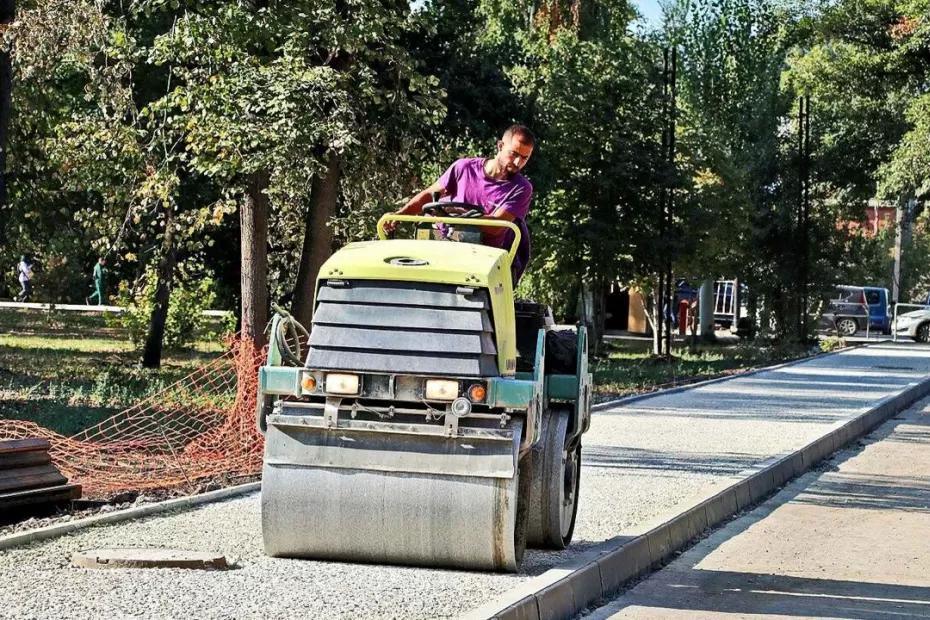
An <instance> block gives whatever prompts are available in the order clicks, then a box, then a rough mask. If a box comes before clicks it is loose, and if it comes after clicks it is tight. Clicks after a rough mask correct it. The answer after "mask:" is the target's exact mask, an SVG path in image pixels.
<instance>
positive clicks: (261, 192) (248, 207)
mask: <svg viewBox="0 0 930 620" xmlns="http://www.w3.org/2000/svg"><path fill="white" fill-rule="evenodd" d="M268 183H269V174H268V172H267V171H264V170H261V171H258V172H254V173H252V174H251V175H249V178H248V185H247V187H246V190H245V197H244V199H243V201H242V206H241V207H240V208H239V226H240V248H241V254H242V255H241V264H242V275H241V278H240V288H241V291H242V338H243V339H244V340H249V341H251V342H252V343H253V344H254V345H255V347H256V348H261V347H263V346H265V326H266V325H267V324H268V195H267V194H266V193H265V190H267V189H268Z"/></svg>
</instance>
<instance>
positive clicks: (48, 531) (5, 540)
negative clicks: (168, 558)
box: [0, 482, 262, 549]
mask: <svg viewBox="0 0 930 620" xmlns="http://www.w3.org/2000/svg"><path fill="white" fill-rule="evenodd" d="M261 488H262V483H261V482H248V483H246V484H240V485H237V486H234V487H228V488H226V489H219V490H217V491H210V492H209V493H201V494H200V495H190V496H188V497H178V498H175V499H168V500H165V501H163V502H155V503H153V504H143V505H141V506H134V507H132V508H127V509H125V510H118V511H116V512H108V513H106V514H97V515H93V516H91V517H86V518H84V519H78V520H77V521H67V522H64V523H55V524H53V525H49V526H46V527H41V528H38V529H35V530H29V531H26V532H16V533H15V534H7V535H6V536H0V549H9V548H11V547H19V546H21V545H28V544H29V543H33V542H36V541H40V540H47V539H49V538H57V537H58V536H63V535H65V534H69V533H71V532H74V531H76V530H80V529H84V528H88V527H93V526H96V525H105V524H108V523H119V522H120V521H129V520H131V519H138V518H139V517H145V516H148V515H152V514H156V513H159V512H167V511H169V510H178V509H180V510H184V509H187V508H193V507H194V506H199V505H200V504H208V503H210V502H216V501H219V500H223V499H228V498H230V497H236V496H237V495H245V494H246V493H251V492H253V491H258V490H259V489H261Z"/></svg>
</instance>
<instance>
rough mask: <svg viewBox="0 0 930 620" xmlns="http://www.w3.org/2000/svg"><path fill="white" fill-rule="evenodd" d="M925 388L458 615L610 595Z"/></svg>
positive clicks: (554, 611)
mask: <svg viewBox="0 0 930 620" xmlns="http://www.w3.org/2000/svg"><path fill="white" fill-rule="evenodd" d="M831 353H833V352H831ZM828 355H829V354H828ZM806 359H810V358H806ZM790 363H794V362H789V364H790ZM784 365H787V364H784ZM769 370H770V369H769ZM928 394H930V377H927V378H924V379H922V380H920V381H917V382H916V383H911V384H910V385H909V386H908V387H907V388H905V389H904V390H902V391H901V392H899V393H898V394H893V395H890V396H886V397H885V398H883V399H881V400H880V401H878V403H876V404H875V405H874V406H873V407H872V408H870V409H868V410H865V411H863V412H862V413H860V414H859V415H857V416H856V417H854V418H852V419H851V420H846V421H843V422H840V423H837V424H836V425H834V428H833V429H832V430H830V431H828V432H827V433H826V434H824V435H822V436H820V437H818V438H816V439H814V440H813V441H811V442H809V443H808V444H807V445H805V446H803V447H801V448H799V449H797V450H795V451H793V452H790V453H787V454H784V455H780V456H776V457H772V458H770V459H767V460H765V461H763V462H762V463H761V464H760V465H761V467H759V466H757V467H756V468H753V469H749V470H746V471H744V472H742V476H743V478H742V479H741V480H738V481H736V482H733V483H731V484H729V485H727V486H726V487H724V488H722V489H721V490H720V491H718V492H717V493H716V494H715V495H713V496H711V497H710V498H707V499H705V500H703V501H701V502H699V503H697V504H696V505H693V506H691V507H689V508H686V509H684V510H683V511H682V512H679V513H677V514H674V515H671V516H666V517H664V518H662V519H661V521H662V522H661V523H660V524H659V525H657V526H655V527H653V528H652V529H650V530H648V531H647V532H645V533H644V534H640V535H639V536H636V537H633V538H632V539H631V538H629V537H618V538H614V539H611V540H608V541H606V542H604V543H601V544H600V545H598V546H597V547H595V550H594V551H592V552H588V553H585V554H582V555H581V556H580V557H578V558H577V559H575V560H573V561H572V562H570V563H568V564H566V565H563V566H559V567H556V568H553V569H550V570H548V571H546V572H545V573H543V574H542V575H539V576H538V577H534V578H533V579H530V580H529V581H527V582H526V583H525V584H522V585H521V586H518V587H517V588H514V589H513V590H510V591H508V592H505V593H504V594H503V595H501V596H500V597H498V598H497V599H496V600H492V601H490V602H489V603H486V604H484V605H482V606H481V607H478V608H476V609H474V610H471V611H469V612H467V613H466V614H464V615H463V616H461V618H462V619H463V620H485V619H488V618H493V619H495V620H550V619H552V620H557V619H564V618H572V617H574V616H576V615H578V614H579V613H581V612H582V611H583V610H585V609H586V608H588V607H591V606H592V605H594V604H596V603H597V602H598V601H601V600H603V599H606V598H608V597H610V596H612V595H614V594H615V593H616V592H618V591H619V590H620V589H621V588H623V586H624V585H625V584H627V583H629V582H630V581H632V580H634V579H637V578H639V577H641V576H643V575H646V574H647V573H649V572H652V570H653V569H654V568H657V567H659V566H661V565H662V564H663V563H665V562H666V561H668V560H669V559H670V558H671V557H672V556H674V555H675V553H676V552H677V551H679V550H680V549H682V548H684V547H687V546H688V543H689V541H691V540H693V539H694V538H697V537H698V536H700V534H701V533H702V532H703V531H704V529H706V528H713V527H715V526H717V525H720V524H721V523H723V522H724V521H726V520H728V519H729V518H730V517H732V516H733V515H735V514H736V513H738V512H741V511H744V510H746V509H748V508H750V507H752V506H754V505H756V504H758V503H760V502H761V500H763V499H765V498H766V497H768V496H769V495H771V494H772V493H773V492H774V491H775V490H776V489H778V488H780V487H782V486H783V485H784V484H785V483H787V482H788V481H789V480H791V479H793V478H796V477H798V476H800V475H801V474H803V473H805V472H807V471H808V470H810V469H812V468H813V467H814V466H816V465H817V464H818V463H819V462H820V461H822V460H824V459H826V458H828V457H829V456H831V455H832V454H833V453H834V452H837V451H839V450H841V449H842V448H844V447H846V446H847V445H849V444H850V443H853V442H854V441H856V440H858V439H859V438H861V437H863V436H864V435H867V434H868V433H870V432H871V431H872V430H873V429H875V428H876V427H878V426H879V425H881V424H882V423H884V422H885V421H887V420H888V419H890V418H892V417H893V416H894V415H896V414H897V413H899V412H900V411H902V410H904V409H906V408H907V407H909V406H911V405H912V404H914V403H915V402H917V401H918V400H920V399H921V398H923V397H925V396H927V395H928ZM702 526H703V527H702ZM595 574H596V575H598V576H599V577H600V587H599V588H594V587H591V579H592V575H595Z"/></svg>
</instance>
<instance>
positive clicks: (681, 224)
mask: <svg viewBox="0 0 930 620" xmlns="http://www.w3.org/2000/svg"><path fill="white" fill-rule="evenodd" d="M4 6H5V5H4ZM10 6H11V7H12V4H11V5H10ZM16 8H17V14H16V18H15V20H14V21H13V23H12V25H11V27H10V28H9V29H8V30H7V31H6V33H5V35H4V40H5V44H6V49H7V50H8V53H9V57H10V58H11V67H12V83H13V85H14V87H13V90H12V93H13V95H12V100H11V101H12V105H11V108H10V110H11V115H10V124H9V148H8V149H7V151H4V153H6V152H8V153H9V155H8V160H7V165H6V169H7V175H5V177H4V179H5V180H6V182H7V188H8V200H6V201H5V202H4V204H3V205H2V207H0V215H2V218H0V239H2V240H4V242H3V243H2V245H0V264H2V265H3V266H4V267H3V269H4V272H6V271H7V270H8V267H12V265H14V264H15V262H16V258H17V256H18V254H20V253H23V252H29V253H33V254H35V255H36V257H37V259H38V262H39V266H40V267H41V270H40V271H39V272H38V277H37V282H36V284H37V292H38V296H39V297H40V298H42V299H45V300H51V301H80V300H82V299H83V297H84V296H85V295H86V292H87V284H88V281H89V272H90V269H91V267H92V265H93V263H94V261H95V260H96V257H97V256H98V255H106V256H108V257H109V258H110V266H111V268H112V275H113V280H114V281H122V282H125V283H126V286H125V287H124V290H125V291H126V293H125V295H127V296H128V297H132V295H133V294H135V293H136V292H139V291H143V290H145V291H147V293H146V294H148V295H152V294H153V293H152V292H153V291H154V297H153V299H154V300H155V301H154V303H153V307H152V311H151V317H150V326H149V335H150V338H149V340H150V341H151V344H150V346H149V347H148V351H147V354H146V359H147V360H148V362H149V363H150V364H152V365H156V364H157V358H158V355H157V353H158V348H159V343H160V341H161V339H162V338H161V336H160V334H159V331H160V330H162V327H160V325H161V326H163V325H164V321H165V317H166V316H167V311H168V306H169V305H170V304H171V303H172V302H171V299H172V290H174V289H175V288H176V287H179V286H180V287H190V286H192V284H193V283H197V282H200V281H202V280H204V279H210V280H212V281H213V282H215V286H214V288H215V293H216V304H217V305H219V306H221V307H225V308H239V312H240V314H241V315H242V317H243V327H244V329H245V330H246V332H247V333H249V334H251V335H252V337H254V339H255V340H256V341H260V340H261V338H262V336H261V334H262V331H263V328H264V323H265V320H266V317H267V307H268V302H269V301H270V300H278V301H283V302H285V305H287V306H289V307H291V308H292V309H293V311H294V312H295V313H296V314H297V315H298V317H299V318H301V320H303V321H305V322H306V321H308V320H309V315H310V311H311V307H310V306H311V295H312V282H313V280H314V278H315V277H316V271H317V270H318V269H319V266H320V264H321V263H322V261H323V260H325V259H326V257H328V256H329V254H330V253H331V252H332V251H333V249H334V248H336V247H338V246H339V245H340V244H342V243H345V242H347V241H350V240H355V239H364V238H371V236H372V235H373V233H374V223H375V222H376V220H377V217H378V216H379V215H380V214H381V213H383V212H384V211H386V210H388V209H391V208H394V207H395V205H396V203H397V202H398V201H402V200H403V199H404V198H405V197H406V196H408V195H409V194H410V193H411V192H412V191H413V190H414V189H416V188H420V187H423V186H425V185H427V184H428V183H430V182H431V181H433V180H434V179H435V178H436V177H437V176H438V175H439V174H440V173H441V172H442V170H443V169H444V168H445V167H446V166H447V165H448V164H449V163H451V161H452V160H453V159H455V158H457V157H461V156H468V155H490V154H492V153H493V150H494V147H495V142H496V140H497V138H498V137H499V134H500V132H501V130H502V129H503V128H505V127H506V126H507V125H508V124H510V123H512V122H515V121H517V122H524V123H527V124H528V125H530V126H531V127H532V128H533V129H534V131H535V132H536V133H537V134H538V136H539V138H540V141H539V147H538V148H537V150H536V153H535V154H534V157H533V159H532V161H531V162H530V165H529V166H528V168H527V171H526V172H527V174H528V176H529V177H530V178H531V180H532V181H533V183H534V186H535V189H536V194H535V199H534V203H533V208H532V211H531V215H530V219H529V225H530V228H531V230H532V231H533V260H532V263H531V265H530V269H529V272H528V274H527V276H526V278H525V279H524V283H523V284H522V285H521V290H520V294H522V295H527V296H533V297H536V298H538V299H540V300H542V301H546V302H548V303H550V304H552V305H553V306H554V308H555V309H556V311H557V314H559V315H560V316H561V317H563V318H568V319H574V318H577V316H578V314H579V306H578V300H579V299H586V300H590V302H591V303H592V304H593V305H594V306H595V307H598V308H599V309H600V310H601V316H603V308H602V306H603V304H601V303H600V302H599V300H601V299H602V296H603V294H604V292H605V291H606V290H607V288H608V287H609V286H610V285H611V284H613V283H624V284H625V283H629V282H636V281H639V282H646V281H649V280H650V279H651V278H652V277H653V274H655V273H657V272H658V271H659V270H660V269H661V266H662V265H664V263H665V261H666V260H667V259H668V257H669V256H670V255H671V256H672V257H673V258H674V269H675V272H676V274H678V275H680V276H694V277H698V278H716V277H718V276H727V277H738V278H740V279H741V280H742V281H743V282H745V283H746V284H747V285H748V286H749V290H750V292H751V295H752V301H753V304H754V305H758V306H759V308H764V309H765V310H766V312H765V314H766V316H773V317H774V318H773V320H772V321H771V323H772V325H773V326H774V328H775V335H776V336H778V337H781V338H789V339H791V338H794V339H797V338H803V337H804V334H800V333H798V331H797V329H796V328H795V327H794V323H793V322H792V319H791V317H792V316H793V315H794V314H796V313H797V312H798V311H799V309H800V308H799V304H800V303H801V300H802V298H803V295H801V288H803V287H800V285H799V278H800V277H801V276H800V275H799V272H798V266H797V262H798V261H797V260H795V259H796V257H797V251H796V250H797V248H798V247H800V245H799V244H802V243H806V246H805V247H807V248H808V250H809V252H810V254H809V262H810V267H809V270H808V273H809V276H810V277H809V280H810V282H809V286H810V291H811V292H812V293H813V292H816V291H819V290H821V289H825V288H827V287H828V286H829V285H831V284H833V283H836V282H839V281H844V280H845V281H854V282H858V283H875V284H888V278H889V277H890V269H889V262H888V250H889V241H888V237H889V236H888V235H887V234H885V235H884V236H880V237H877V238H867V237H865V236H863V235H862V234H861V233H860V232H856V231H850V229H849V228H848V227H846V226H838V225H837V224H838V222H839V223H842V222H845V221H856V220H860V219H862V217H863V214H864V209H865V206H866V203H867V200H868V199H870V198H883V199H888V200H891V201H894V202H895V203H897V204H900V203H902V202H906V201H908V200H912V199H916V200H918V203H917V204H918V205H922V202H921V201H922V200H924V199H925V196H926V195H927V193H928V192H930V181H928V179H930V172H928V168H930V161H928V155H927V153H928V152H930V149H928V143H930V121H928V120H927V119H928V118H930V103H928V101H930V100H928V99H927V94H926V93H927V90H928V88H927V86H928V84H927V67H928V66H930V63H928V60H930V43H928V41H930V23H928V21H930V20H928V18H927V15H928V14H930V5H928V0H881V1H876V2H870V3H868V4H867V5H864V4H862V3H860V2H856V1H854V0H841V1H839V2H835V3H824V4H823V6H821V5H820V4H816V5H815V4H812V3H809V2H796V3H794V2H785V1H782V0H779V1H776V0H765V1H762V2H758V1H754V2H750V1H748V0H714V1H711V0H689V1H687V2H686V1H684V0H680V1H678V2H669V3H668V8H667V15H666V20H665V23H664V24H663V25H662V27H661V28H657V29H655V30H654V31H649V30H645V29H643V28H641V27H640V26H639V25H638V24H637V22H636V21H635V19H636V13H635V9H634V7H633V5H632V4H631V3H630V2H627V1H625V0H600V1H597V2H595V1H584V0H571V1H570V0H553V1H552V2H546V3H537V2H530V1H523V0H520V1H518V2H510V3H502V2H499V1H497V0H430V1H427V2H424V3H422V4H417V5H416V6H415V7H414V8H412V7H411V5H410V4H408V3H407V2H405V1H397V0H352V1H345V0H338V1H337V0H331V1H327V2H309V1H297V2H286V3H285V2H277V1H273V0H265V1H258V0H256V1H255V2H251V3H242V2H233V1H228V2H227V1H217V2H198V1H194V0H191V1H181V2H176V1H175V2H167V1H165V0H135V1H132V2H116V1H115V0H114V1H112V2H91V1H89V0H76V1H72V2H63V1H61V0H46V1H44V2H36V1H35V0H29V1H21V2H20V3H18V6H17V7H16ZM0 18H2V15H0ZM668 46H674V47H676V48H677V49H678V51H679V54H680V73H679V98H678V106H679V110H680V115H679V123H678V132H677V138H678V144H679V149H678V155H677V158H676V161H675V170H670V169H669V166H668V162H667V161H666V160H665V158H664V155H663V150H662V128H663V125H664V123H665V120H666V119H665V118H664V116H663V105H664V103H665V102H664V101H663V99H662V75H661V69H662V67H661V63H662V52H663V48H664V47H668ZM0 60H2V59H0ZM2 82H3V68H2V63H0V90H2V88H3V83H2ZM799 96H810V97H811V99H812V101H813V110H814V115H813V118H812V129H813V147H814V153H813V159H814V167H813V172H812V184H813V185H812V188H813V191H812V197H813V208H812V220H811V229H810V230H809V231H808V233H807V234H808V238H807V239H806V240H802V239H800V237H799V234H800V232H799V225H798V221H797V195H798V185H799V182H800V181H799V162H798V156H797V148H796V144H797V131H798V128H797V123H796V120H795V117H796V101H797V98H798V97H799ZM2 110H3V105H2V98H0V133H2V126H3V118H2V117H3V113H2ZM0 142H2V140H0ZM0 147H2V144H0ZM0 164H2V161H0ZM663 189H664V190H666V191H667V192H669V193H670V194H671V195H672V196H673V200H674V204H675V219H674V221H673V223H672V224H673V226H672V230H671V231H666V232H665V234H662V232H661V231H662V228H661V222H660V220H661V218H660V217H659V215H658V214H659V210H660V201H661V194H662V191H663ZM0 195H2V191H0ZM918 210H919V209H918ZM915 217H917V224H916V226H915V227H914V235H913V236H912V237H911V239H910V240H909V241H908V242H907V244H906V251H909V252H911V253H913V254H914V255H921V253H922V252H925V250H924V248H926V247H928V242H927V240H926V234H925V233H924V232H923V231H924V228H923V224H922V221H923V220H922V219H921V218H922V217H924V216H920V215H915ZM265 230H267V235H266V234H265V232H264V231H265ZM240 244H241V246H240ZM239 247H241V248H243V250H242V251H241V252H240V251H236V250H235V248H239ZM926 251H927V252H930V249H928V250H926ZM243 266H246V267H247V271H245V272H243V270H242V269H243ZM903 274H904V275H903V276H902V279H903V280H904V281H903V282H902V290H903V291H905V293H904V295H905V296H906V297H913V296H916V295H920V294H922V293H923V292H924V291H922V287H928V286H930V282H928V281H927V278H926V277H925V276H924V275H923V272H922V270H920V269H919V268H918V267H917V263H916V261H914V262H912V263H908V262H907V261H905V268H904V270H903ZM866 280H867V281H868V282H866ZM13 284H14V281H13V278H12V277H8V278H7V281H6V282H5V283H4V286H12V285H13ZM583 292H586V295H585V294H583ZM140 294H141V293H140ZM128 297H127V298H128ZM811 298H812V299H814V298H816V295H812V297H811ZM807 310H811V311H813V310H814V307H813V304H812V306H811V307H810V308H807ZM768 323H769V320H768V319H766V327H767V326H768Z"/></svg>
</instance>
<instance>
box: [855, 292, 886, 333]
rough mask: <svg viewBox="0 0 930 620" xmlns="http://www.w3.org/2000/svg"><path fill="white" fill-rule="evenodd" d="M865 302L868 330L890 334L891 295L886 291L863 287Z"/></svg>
mask: <svg viewBox="0 0 930 620" xmlns="http://www.w3.org/2000/svg"><path fill="white" fill-rule="evenodd" d="M862 290H863V291H864V292H865V301H866V303H867V304H869V329H870V330H872V331H879V332H881V333H883V334H890V333H891V320H892V316H891V303H890V302H891V295H890V294H889V293H888V289H886V288H879V287H877V286H863V287H862Z"/></svg>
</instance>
